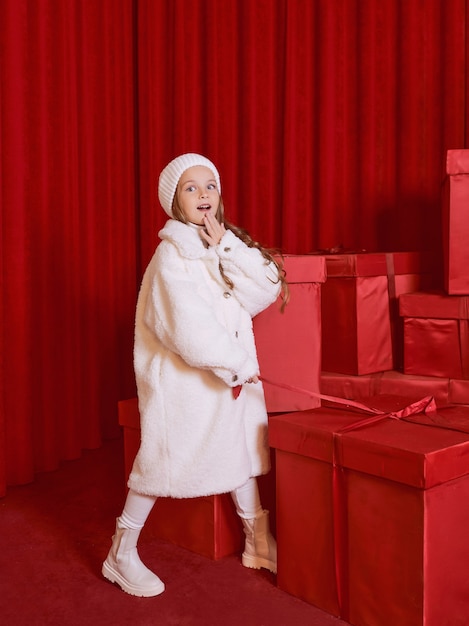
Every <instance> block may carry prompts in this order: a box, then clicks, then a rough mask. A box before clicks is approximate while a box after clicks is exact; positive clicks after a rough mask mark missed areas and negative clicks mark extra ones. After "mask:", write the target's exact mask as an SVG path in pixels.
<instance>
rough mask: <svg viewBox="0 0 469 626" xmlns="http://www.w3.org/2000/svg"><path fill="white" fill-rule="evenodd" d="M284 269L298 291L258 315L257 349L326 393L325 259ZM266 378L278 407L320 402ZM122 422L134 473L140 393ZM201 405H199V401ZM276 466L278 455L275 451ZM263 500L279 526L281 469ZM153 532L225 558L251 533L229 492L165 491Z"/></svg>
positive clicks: (295, 260) (266, 372)
mask: <svg viewBox="0 0 469 626" xmlns="http://www.w3.org/2000/svg"><path fill="white" fill-rule="evenodd" d="M284 269H285V271H286V275H287V279H288V282H289V285H290V292H291V299H290V303H289V304H288V306H287V307H286V308H285V310H284V312H283V313H282V312H281V309H280V301H279V302H276V303H274V304H273V305H272V306H271V307H269V308H268V309H267V310H266V311H263V312H262V313H261V314H260V315H258V316H257V317H256V318H255V319H254V332H255V336H256V345H257V353H258V358H259V364H260V370H261V373H262V376H263V378H265V379H266V380H267V381H270V382H274V383H275V382H281V383H283V384H285V383H287V384H291V385H295V386H300V387H304V388H306V389H308V390H310V391H313V392H316V393H319V385H320V375H321V283H323V282H324V280H325V277H326V273H325V262H324V259H323V258H322V257H318V256H312V255H311V256H310V255H308V256H302V255H301V256H293V255H289V256H286V257H285V259H284ZM270 382H266V383H265V384H264V389H265V396H266V404H267V410H268V412H269V413H270V414H275V413H279V412H282V411H283V412H285V411H297V410H303V409H310V408H315V407H317V406H319V405H320V400H318V399H317V398H316V397H314V396H312V397H311V396H306V397H305V396H304V395H302V394H299V393H296V392H293V391H286V390H285V389H284V388H278V387H276V386H275V385H272V384H270ZM118 409H119V423H120V424H121V426H122V427H123V430H124V450H125V474H126V477H127V476H128V474H129V472H130V470H131V467H132V463H133V460H134V458H135V455H136V453H137V450H138V447H139V444H140V419H139V413H138V404H137V399H136V398H131V399H129V400H123V401H121V402H119V406H118ZM194 410H197V407H194ZM272 464H273V466H275V455H274V454H272ZM259 488H260V492H261V496H262V504H263V506H264V507H265V508H267V509H269V510H270V512H271V524H272V528H273V530H274V532H275V510H276V505H275V498H276V496H275V470H274V469H273V471H271V472H270V473H269V474H267V475H266V476H262V477H260V479H259ZM145 533H146V534H149V535H150V536H153V537H156V538H159V539H164V540H167V541H170V542H172V543H175V544H177V545H180V546H181V547H184V548H187V549H189V550H192V551H194V552H197V553H198V554H202V555H204V556H208V557H210V558H214V559H218V558H221V557H223V556H226V555H228V554H233V553H235V552H239V551H240V550H241V547H242V541H243V536H244V535H243V533H242V527H241V524H240V521H239V519H238V518H237V516H236V513H235V509H234V505H233V503H232V501H231V497H230V496H229V495H228V494H223V495H216V496H207V497H203V498H190V499H185V500H176V499H171V498H159V499H158V501H157V503H156V505H155V507H154V509H153V511H152V512H151V514H150V517H149V519H148V522H147V524H146V525H145Z"/></svg>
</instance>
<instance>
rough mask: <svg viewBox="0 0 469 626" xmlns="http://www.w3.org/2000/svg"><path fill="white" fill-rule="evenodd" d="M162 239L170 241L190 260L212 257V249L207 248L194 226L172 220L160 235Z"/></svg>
mask: <svg viewBox="0 0 469 626" xmlns="http://www.w3.org/2000/svg"><path fill="white" fill-rule="evenodd" d="M158 236H159V237H160V239H163V240H167V241H170V242H171V243H172V244H174V245H175V246H176V248H177V249H178V251H179V253H180V254H181V255H182V256H183V257H186V258H188V259H200V258H202V257H206V256H211V251H212V250H213V249H212V248H208V249H207V248H206V247H205V245H204V242H203V241H202V239H201V238H200V235H199V233H198V227H197V226H195V225H194V224H183V222H179V221H178V220H173V219H170V220H168V221H167V222H166V224H165V225H164V227H163V228H162V230H160V232H159V233H158Z"/></svg>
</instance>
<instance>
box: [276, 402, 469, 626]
mask: <svg viewBox="0 0 469 626" xmlns="http://www.w3.org/2000/svg"><path fill="white" fill-rule="evenodd" d="M367 403H368V404H369V406H377V407H378V408H380V409H383V410H390V409H391V410H395V409H398V408H403V406H405V405H406V404H408V403H409V400H405V399H403V398H391V397H386V396H380V397H379V398H372V399H369V400H368V401H367ZM438 417H439V419H443V420H446V422H445V423H446V424H447V426H448V428H440V427H436V426H431V425H429V424H432V423H433V422H432V421H431V420H430V419H429V418H426V417H425V416H422V415H420V416H417V417H416V418H410V419H418V420H419V421H421V422H424V423H425V425H422V424H420V423H409V422H407V421H406V422H404V421H402V420H395V419H389V418H387V419H382V420H380V421H377V422H375V423H373V424H372V425H368V426H364V427H362V428H359V429H357V430H352V431H349V432H344V433H342V434H340V431H341V430H342V429H343V428H344V427H346V426H348V425H351V424H352V423H354V422H357V421H358V420H361V419H362V418H363V415H358V414H357V413H352V412H351V411H349V410H347V409H332V408H318V409H313V410H309V411H303V412H298V413H291V414H287V415H281V416H274V417H272V419H271V425H270V441H271V445H273V446H274V447H275V448H276V455H277V503H278V510H277V541H278V584H279V586H280V587H281V588H282V589H284V590H285V591H288V592H289V593H292V594H293V595H296V596H298V597H300V598H302V599H303V600H306V601H308V602H311V603H312V604H315V605H316V606H318V607H319V608H321V609H323V610H325V611H327V612H329V613H332V614H333V615H336V616H340V617H342V619H345V620H347V621H349V622H350V623H351V624H354V625H356V626H396V625H397V624H398V625H399V626H442V625H445V624H446V625H448V626H449V625H451V626H463V625H465V624H467V615H468V609H469V601H468V595H467V586H468V575H467V573H466V572H467V565H466V563H467V559H468V557H469V535H468V533H467V528H468V525H469V504H468V502H469V464H468V458H469V434H468V433H467V432H459V431H458V430H453V429H452V428H459V427H463V428H464V429H465V430H466V431H469V408H468V407H461V406H459V407H453V408H446V409H439V411H438ZM333 459H335V463H336V466H335V469H334V467H333V464H332V461H333ZM334 477H335V478H336V479H337V481H336V482H335V483H334V482H333V478H334ZM334 485H335V487H334ZM335 542H336V543H335ZM338 546H339V548H338Z"/></svg>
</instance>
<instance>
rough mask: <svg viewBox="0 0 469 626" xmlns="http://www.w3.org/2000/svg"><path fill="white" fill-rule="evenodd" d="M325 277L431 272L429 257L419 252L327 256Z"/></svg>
mask: <svg viewBox="0 0 469 626" xmlns="http://www.w3.org/2000/svg"><path fill="white" fill-rule="evenodd" d="M324 258H325V260H326V272H327V277H328V278H332V277H339V276H340V277H346V276H348V277H354V276H387V275H392V274H422V273H427V272H431V271H432V263H431V257H430V256H428V255H425V254H423V253H420V252H363V253H357V254H347V253H344V254H327V255H325V256H324Z"/></svg>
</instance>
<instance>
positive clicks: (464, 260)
mask: <svg viewBox="0 0 469 626" xmlns="http://www.w3.org/2000/svg"><path fill="white" fill-rule="evenodd" d="M446 172H447V174H448V175H447V177H446V180H445V189H444V200H443V252H444V285H445V290H446V292H447V293H448V294H462V295H464V294H469V269H468V268H469V247H468V245H467V242H468V240H469V150H448V152H447V158H446Z"/></svg>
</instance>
